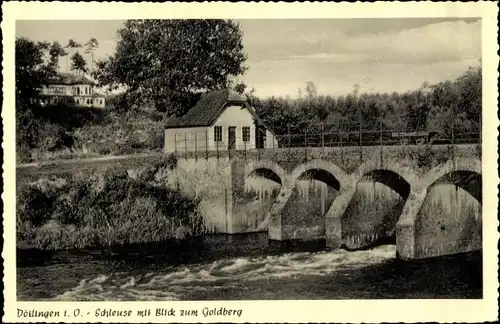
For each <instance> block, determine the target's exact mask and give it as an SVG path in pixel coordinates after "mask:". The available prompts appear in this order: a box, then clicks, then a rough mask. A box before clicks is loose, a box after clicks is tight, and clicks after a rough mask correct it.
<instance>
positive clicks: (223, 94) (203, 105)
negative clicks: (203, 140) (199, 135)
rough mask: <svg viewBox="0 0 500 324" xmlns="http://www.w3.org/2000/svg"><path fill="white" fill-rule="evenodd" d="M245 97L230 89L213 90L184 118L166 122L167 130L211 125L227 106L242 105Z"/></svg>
mask: <svg viewBox="0 0 500 324" xmlns="http://www.w3.org/2000/svg"><path fill="white" fill-rule="evenodd" d="M245 102H246V99H245V97H243V96H241V95H239V94H238V93H237V92H235V91H233V90H230V89H223V90H215V91H212V92H209V93H207V94H206V95H204V96H202V98H201V99H200V100H199V101H198V103H197V104H196V105H195V106H194V107H193V108H191V109H190V110H189V111H188V112H187V113H186V114H185V115H184V116H182V117H180V118H172V119H170V120H168V121H167V125H166V127H167V128H176V127H203V126H210V125H212V124H213V123H214V122H215V121H216V119H217V118H218V117H219V115H220V114H221V112H222V110H223V109H224V107H225V106H226V105H228V104H237V105H243V104H244V103H245Z"/></svg>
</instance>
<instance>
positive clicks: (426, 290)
mask: <svg viewBox="0 0 500 324" xmlns="http://www.w3.org/2000/svg"><path fill="white" fill-rule="evenodd" d="M389 243H390V242H389ZM17 296H18V300H21V301H32V300H47V301H48V300H66V301H76V300H78V301H88V300H95V301H104V300H241V299H354V298H356V299H359V298H361V299H362V298H366V299H375V298H391V299H395V298H482V255H481V253H480V252H474V253H467V254H459V255H454V256H446V257H439V258H433V259H428V260H418V261H403V260H400V259H396V247H395V245H393V244H387V242H385V244H382V245H379V246H376V247H373V248H371V249H368V250H364V251H351V252H349V251H345V250H335V251H328V250H327V249H325V244H324V242H322V241H319V242H315V243H308V244H302V245H290V244H282V243H277V242H275V243H269V242H268V238H267V233H256V234H244V235H234V236H228V235H212V236H204V237H200V238H197V239H194V240H192V241H190V242H188V243H182V244H179V243H162V244H146V245H140V246H129V247H126V248H119V249H117V248H115V249H93V250H79V251H59V252H55V253H47V252H44V253H42V252H41V251H18V267H17Z"/></svg>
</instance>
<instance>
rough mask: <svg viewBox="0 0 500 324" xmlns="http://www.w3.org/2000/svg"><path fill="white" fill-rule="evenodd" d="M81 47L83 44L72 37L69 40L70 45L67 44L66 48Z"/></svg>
mask: <svg viewBox="0 0 500 324" xmlns="http://www.w3.org/2000/svg"><path fill="white" fill-rule="evenodd" d="M80 47H82V44H79V43H77V42H75V41H74V40H73V39H70V40H69V41H68V45H66V48H80Z"/></svg>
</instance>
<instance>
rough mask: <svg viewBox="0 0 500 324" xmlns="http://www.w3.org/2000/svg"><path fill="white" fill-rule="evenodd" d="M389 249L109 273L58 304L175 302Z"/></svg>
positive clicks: (349, 263) (344, 266)
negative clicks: (136, 272) (96, 301)
mask: <svg viewBox="0 0 500 324" xmlns="http://www.w3.org/2000/svg"><path fill="white" fill-rule="evenodd" d="M395 254H396V247H395V246H394V245H385V246H379V247H376V248H374V249H372V250H366V251H356V252H347V251H343V250H339V251H334V252H326V251H324V252H314V253H310V252H302V253H287V254H282V255H276V256H258V257H240V258H233V259H225V260H218V261H214V262H212V263H203V264H195V265H188V266H180V267H176V268H173V269H172V270H171V271H168V272H161V271H159V272H156V273H150V272H149V273H145V274H132V273H124V272H119V273H118V272H117V273H109V274H106V275H104V274H103V275H99V276H97V277H96V278H92V279H90V280H89V279H84V280H82V281H81V282H80V284H79V285H78V286H76V287H75V288H73V289H71V290H69V291H67V292H65V293H63V294H61V295H59V296H57V297H56V298H55V299H57V300H180V299H183V296H185V295H186V294H187V293H193V292H196V291H200V292H201V291H207V290H217V289H229V288H234V287H238V286H241V285H242V284H243V285H244V284H246V283H248V282H255V281H258V280H269V279H293V278H300V277H302V276H324V275H328V274H331V273H333V272H335V271H339V270H348V269H358V268H361V267H364V266H368V265H372V264H376V263H381V262H384V261H387V260H390V259H393V258H394V257H395Z"/></svg>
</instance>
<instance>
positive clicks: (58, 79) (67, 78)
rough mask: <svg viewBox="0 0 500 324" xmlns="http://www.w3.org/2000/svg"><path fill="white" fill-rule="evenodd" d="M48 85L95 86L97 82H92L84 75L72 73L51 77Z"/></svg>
mask: <svg viewBox="0 0 500 324" xmlns="http://www.w3.org/2000/svg"><path fill="white" fill-rule="evenodd" d="M47 83H48V84H64V85H77V84H86V85H94V84H95V82H94V81H92V80H90V79H89V78H88V77H86V76H84V75H80V76H79V75H74V74H71V73H57V75H55V76H52V77H49V79H48V80H47Z"/></svg>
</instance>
